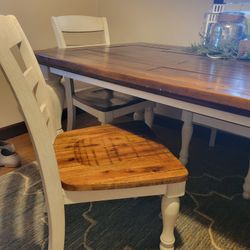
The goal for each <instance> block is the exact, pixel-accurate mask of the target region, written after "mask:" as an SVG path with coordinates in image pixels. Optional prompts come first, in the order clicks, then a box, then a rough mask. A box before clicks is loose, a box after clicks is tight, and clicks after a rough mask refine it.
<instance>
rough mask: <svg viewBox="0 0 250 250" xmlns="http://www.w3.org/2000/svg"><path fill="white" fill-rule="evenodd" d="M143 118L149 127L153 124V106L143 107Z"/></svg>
mask: <svg viewBox="0 0 250 250" xmlns="http://www.w3.org/2000/svg"><path fill="white" fill-rule="evenodd" d="M144 120H145V123H146V124H147V125H148V126H149V127H150V128H152V126H153V121H154V109H153V107H147V108H145V112H144Z"/></svg>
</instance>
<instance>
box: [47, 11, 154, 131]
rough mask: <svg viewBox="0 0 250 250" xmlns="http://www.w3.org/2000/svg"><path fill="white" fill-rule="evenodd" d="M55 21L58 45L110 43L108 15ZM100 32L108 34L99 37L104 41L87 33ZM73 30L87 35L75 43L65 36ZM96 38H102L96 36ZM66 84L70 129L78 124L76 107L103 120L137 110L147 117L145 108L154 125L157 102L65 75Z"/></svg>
mask: <svg viewBox="0 0 250 250" xmlns="http://www.w3.org/2000/svg"><path fill="white" fill-rule="evenodd" d="M51 22H52V27H53V30H54V34H55V37H56V41H57V46H58V48H62V49H64V48H77V47H88V46H99V45H109V44H110V38H109V30H108V23H107V19H106V18H105V17H93V16H80V15H68V16H52V18H51ZM100 32H102V33H103V34H102V35H103V38H104V39H99V40H101V41H103V42H101V43H98V42H97V41H95V39H93V38H92V39H91V38H88V36H87V37H86V34H87V35H88V34H89V35H91V34H93V33H94V34H95V33H100ZM69 34H73V35H76V34H79V35H81V34H84V35H85V36H84V37H82V38H81V39H78V40H77V41H76V43H77V44H74V45H72V41H68V39H66V37H65V35H69ZM67 38H68V37H67ZM73 40H74V39H73ZM79 40H80V41H79ZM96 40H98V39H97V38H96ZM73 42H74V41H73ZM75 83H78V88H79V87H80V86H83V89H82V90H81V87H80V89H78V90H77V89H76V87H75ZM64 85H65V91H66V104H67V112H68V119H67V130H71V129H72V128H74V127H75V116H76V114H75V112H76V110H75V108H76V107H77V108H80V109H82V110H84V111H85V112H87V113H89V114H91V115H93V116H95V117H96V118H97V119H98V120H99V121H100V122H101V123H102V124H105V123H110V122H112V121H113V119H115V118H117V117H121V116H124V115H127V114H131V113H135V116H134V117H135V119H143V116H142V114H143V112H144V110H145V112H144V119H145V122H146V123H147V124H148V125H149V126H152V123H153V108H154V103H153V102H150V101H146V100H143V99H141V98H138V97H135V96H130V95H126V94H121V93H119V92H116V91H113V90H108V89H105V88H101V87H93V86H91V85H87V84H86V83H83V82H81V83H80V82H75V81H73V80H71V79H65V81H64Z"/></svg>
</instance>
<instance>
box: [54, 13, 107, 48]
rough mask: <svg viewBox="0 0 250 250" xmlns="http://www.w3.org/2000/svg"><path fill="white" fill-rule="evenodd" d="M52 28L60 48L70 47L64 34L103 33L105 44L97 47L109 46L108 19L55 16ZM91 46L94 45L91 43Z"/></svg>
mask: <svg viewBox="0 0 250 250" xmlns="http://www.w3.org/2000/svg"><path fill="white" fill-rule="evenodd" d="M51 21H52V26H53V29H54V32H55V35H56V40H57V44H58V47H59V48H66V47H68V45H67V43H66V40H65V37H64V33H92V32H103V33H104V43H102V44H96V45H109V44H110V38H109V31H108V24H107V19H106V17H92V16H77V15H74V16H57V17H55V16H53V17H52V18H51ZM91 45H93V44H92V43H91Z"/></svg>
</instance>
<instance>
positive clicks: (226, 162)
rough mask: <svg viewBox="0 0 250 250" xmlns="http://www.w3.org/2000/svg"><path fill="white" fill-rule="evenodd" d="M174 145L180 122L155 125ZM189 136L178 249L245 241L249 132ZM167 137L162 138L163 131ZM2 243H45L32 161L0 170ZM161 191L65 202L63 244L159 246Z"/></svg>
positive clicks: (112, 249)
mask: <svg viewBox="0 0 250 250" xmlns="http://www.w3.org/2000/svg"><path fill="white" fill-rule="evenodd" d="M156 131H157V133H158V134H160V136H161V137H162V138H163V139H164V141H165V143H166V145H167V146H168V147H169V148H170V149H171V150H172V151H173V152H174V153H177V152H178V149H179V144H180V138H179V130H178V131H177V130H176V129H173V128H171V126H170V128H168V129H166V128H163V127H160V126H157V128H156ZM203 132H204V131H201V130H199V131H198V133H195V134H194V139H193V140H192V145H191V150H190V151H191V152H190V162H189V164H188V168H189V170H190V177H189V180H188V185H187V194H186V195H185V197H183V198H182V199H181V211H180V216H179V218H178V221H177V227H176V231H175V235H176V249H188V250H193V249H200V250H204V249H227V250H228V249H234V250H235V249H250V237H249V232H250V201H246V200H243V199H242V197H241V193H242V184H243V181H244V176H245V174H246V172H247V167H248V157H249V148H250V145H249V140H244V139H242V138H239V137H234V136H230V135H225V134H219V136H218V140H217V143H216V147H215V148H213V149H208V146H207V139H208V134H206V133H205V134H204V133H203ZM166 138H168V139H166ZM0 187H1V188H0V204H1V205H0V249H11V250H15V249H25V250H28V249H32V250H33V249H47V234H48V228H47V218H46V215H45V214H44V198H43V193H42V187H41V181H40V176H39V172H38V169H37V167H36V166H35V165H32V166H24V167H21V168H20V169H18V170H16V171H15V172H13V173H10V174H7V175H5V176H2V177H0ZM161 227H162V222H161V216H160V197H148V198H137V199H127V200H116V201H105V202H95V203H86V204H81V205H71V206H67V207H66V242H65V249H66V250H72V249H73V250H74V249H87V250H90V249H94V250H95V249H96V250H147V249H148V250H153V249H159V247H158V246H159V236H160V233H161Z"/></svg>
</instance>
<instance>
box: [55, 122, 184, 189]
mask: <svg viewBox="0 0 250 250" xmlns="http://www.w3.org/2000/svg"><path fill="white" fill-rule="evenodd" d="M54 148H55V152H56V157H57V161H58V166H59V172H60V176H61V181H62V186H63V188H64V189H66V190H71V191H73V190H75V191H76V190H77V191H86V190H101V189H105V190H106V189H119V188H132V187H139V186H147V185H159V184H168V183H176V182H183V181H185V180H186V178H187V170H186V169H185V167H184V166H183V165H182V164H181V163H180V161H178V160H177V159H176V158H175V156H174V155H173V154H172V153H171V152H170V151H169V150H168V149H167V148H166V147H165V146H164V145H163V144H161V143H160V142H159V140H158V139H157V138H156V136H155V135H154V133H153V132H152V131H151V130H150V129H149V128H148V127H147V126H146V125H145V124H144V123H143V122H139V121H138V122H130V123H125V124H120V125H119V124H118V125H103V126H96V127H90V128H84V129H78V130H74V131H68V132H64V133H62V134H60V135H59V136H57V138H56V140H55V143H54Z"/></svg>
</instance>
